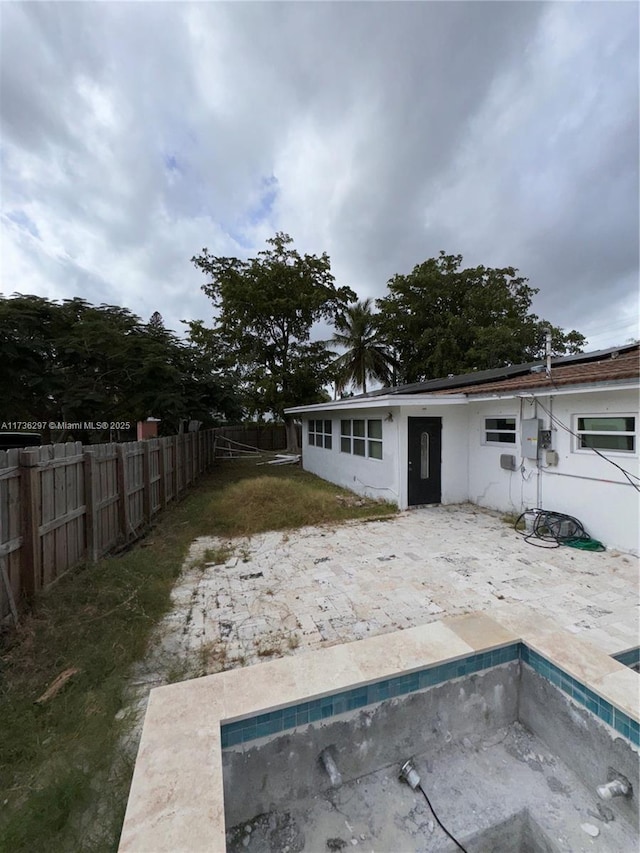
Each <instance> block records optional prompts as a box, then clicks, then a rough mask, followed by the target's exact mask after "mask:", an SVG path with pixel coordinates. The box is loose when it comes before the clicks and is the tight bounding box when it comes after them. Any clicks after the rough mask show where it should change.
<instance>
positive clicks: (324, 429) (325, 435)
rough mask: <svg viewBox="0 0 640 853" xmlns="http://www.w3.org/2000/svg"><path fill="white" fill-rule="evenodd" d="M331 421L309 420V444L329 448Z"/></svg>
mask: <svg viewBox="0 0 640 853" xmlns="http://www.w3.org/2000/svg"><path fill="white" fill-rule="evenodd" d="M331 432H332V430H331V421H309V444H311V445H314V446H315V447H324V449H325V450H331Z"/></svg>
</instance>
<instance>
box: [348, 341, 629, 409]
mask: <svg viewBox="0 0 640 853" xmlns="http://www.w3.org/2000/svg"><path fill="white" fill-rule="evenodd" d="M630 352H635V356H634V357H635V362H636V372H635V373H631V374H629V375H631V376H637V375H638V370H637V365H638V344H627V345H626V346H622V347H611V348H610V349H604V350H596V351H594V352H580V353H575V354H574V355H563V356H558V357H556V358H552V359H551V368H552V370H553V369H554V368H556V367H560V366H565V365H571V366H574V365H578V364H585V363H593V362H601V361H602V362H606V361H607V360H609V359H611V358H613V359H616V358H618V357H620V356H621V355H622V354H623V353H625V354H626V353H630ZM544 366H545V365H544V362H543V361H530V362H527V363H526V364H511V365H508V366H507V367H496V368H493V369H491V370H474V371H473V372H472V373H460V374H457V375H455V376H446V377H443V378H441V379H429V380H427V381H426V382H413V383H411V384H409V385H397V386H395V387H393V388H378V389H377V390H375V391H369V392H368V393H367V394H358V395H356V396H354V397H352V398H351V399H354V400H355V399H361V398H364V397H367V398H369V397H382V396H384V397H386V396H392V395H396V394H424V393H437V392H444V391H446V392H452V391H453V390H455V391H456V392H458V393H462V394H464V393H472V392H471V390H470V389H471V388H472V386H475V385H485V384H488V383H497V382H501V381H502V380H506V379H513V378H514V377H524V376H529V375H534V376H535V373H533V374H532V373H531V371H532V370H535V368H540V369H541V370H544ZM604 378H605V379H606V378H608V377H604ZM618 378H626V377H618ZM584 381H587V382H588V381H591V380H589V379H585V380H584ZM509 387H513V388H515V387H516V385H515V384H514V385H511V386H509ZM526 387H531V386H530V385H529V383H527V385H526ZM535 387H538V386H535Z"/></svg>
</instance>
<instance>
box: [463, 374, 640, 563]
mask: <svg viewBox="0 0 640 853" xmlns="http://www.w3.org/2000/svg"><path fill="white" fill-rule="evenodd" d="M540 404H541V405H540ZM543 406H544V407H545V408H546V409H547V410H549V411H551V413H552V414H553V416H554V418H556V419H557V420H558V421H560V422H562V423H563V424H565V425H566V426H567V427H569V428H570V429H571V430H575V424H574V417H575V415H585V414H635V416H636V430H637V429H638V426H639V424H638V421H639V420H640V417H639V415H638V394H637V392H634V391H601V392H591V393H587V394H584V393H583V394H563V395H558V396H555V397H553V396H551V397H541V398H539V402H535V401H534V400H532V399H526V400H522V402H521V401H520V400H503V401H500V400H496V401H482V402H474V401H470V403H469V416H470V417H469V498H470V500H471V501H472V502H474V503H477V504H479V505H480V506H486V507H490V508H492V509H498V510H502V511H505V512H518V513H519V512H522V511H523V510H525V509H527V508H533V507H537V506H539V507H543V508H544V509H548V510H557V511H558V512H563V513H566V514H567V515H572V516H574V517H575V518H577V519H578V520H579V521H581V522H582V524H583V525H584V527H585V529H586V530H587V532H588V533H589V535H591V536H593V537H594V538H596V539H600V540H601V541H602V542H604V543H605V544H606V545H608V546H609V547H617V548H620V549H622V550H625V551H633V552H637V551H638V547H639V530H638V526H639V521H638V519H639V517H640V494H639V493H638V492H637V491H636V490H635V489H634V488H633V486H632V485H631V484H629V482H628V481H627V480H626V479H625V477H624V475H623V474H622V473H621V472H620V471H618V470H617V469H616V468H615V467H614V466H613V465H611V464H610V463H609V462H607V461H605V460H604V459H602V458H601V457H599V456H598V455H597V454H596V453H593V452H592V451H588V450H582V451H577V449H576V444H577V442H576V439H575V438H574V437H573V436H572V435H571V434H570V433H569V432H567V431H566V430H565V429H563V428H562V427H561V426H559V424H557V423H553V422H552V421H551V419H550V417H549V415H548V414H547V413H546V412H545V411H544V409H543V408H542V407H543ZM493 415H512V416H513V415H515V416H516V418H517V419H518V431H517V438H516V445H515V446H514V445H510V447H509V446H502V447H497V446H489V445H485V444H483V443H482V437H483V431H484V418H485V417H491V416H493ZM531 417H540V418H541V420H542V428H543V429H551V430H552V448H553V449H554V450H556V451H557V452H558V457H559V459H558V464H557V466H547V465H546V461H545V454H544V453H541V454H540V456H541V458H540V468H539V469H538V468H537V465H536V463H535V461H533V460H528V459H522V448H521V440H520V434H519V432H520V429H519V421H520V420H521V418H531ZM637 443H638V439H636V451H635V454H629V453H622V452H616V451H611V450H609V451H605V453H606V455H607V457H609V458H610V459H611V460H612V461H614V462H616V463H618V464H619V465H621V466H622V467H623V468H625V469H626V470H627V471H629V472H630V473H632V474H635V475H636V476H638V474H639V466H638V447H637ZM501 453H514V454H515V455H516V460H517V465H518V466H520V465H522V469H520V467H518V470H516V471H504V470H502V469H501V468H500V454H501Z"/></svg>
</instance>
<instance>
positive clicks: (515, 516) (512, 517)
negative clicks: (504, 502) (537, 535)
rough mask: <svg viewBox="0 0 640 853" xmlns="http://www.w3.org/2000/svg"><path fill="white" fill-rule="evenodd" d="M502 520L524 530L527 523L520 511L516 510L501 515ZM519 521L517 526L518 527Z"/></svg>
mask: <svg viewBox="0 0 640 853" xmlns="http://www.w3.org/2000/svg"><path fill="white" fill-rule="evenodd" d="M500 520H501V521H504V523H505V524H508V525H509V527H513V528H514V529H515V530H524V528H525V524H524V519H523V518H520V513H519V512H518V513H515V512H507V513H505V514H504V515H502V516H501V517H500ZM516 523H517V525H518V526H517V527H516Z"/></svg>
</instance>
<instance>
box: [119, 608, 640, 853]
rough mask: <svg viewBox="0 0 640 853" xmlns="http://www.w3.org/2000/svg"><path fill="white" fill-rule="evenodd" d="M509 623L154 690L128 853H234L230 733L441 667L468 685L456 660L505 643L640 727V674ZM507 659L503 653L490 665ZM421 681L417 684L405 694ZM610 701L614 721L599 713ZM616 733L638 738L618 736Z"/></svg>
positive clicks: (485, 619) (418, 634)
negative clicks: (227, 788)
mask: <svg viewBox="0 0 640 853" xmlns="http://www.w3.org/2000/svg"><path fill="white" fill-rule="evenodd" d="M500 615H501V616H503V617H506V618H502V619H501V620H500V621H498V619H497V618H495V617H492V616H488V615H487V614H485V613H470V614H465V615H463V616H454V617H449V618H446V619H443V620H441V621H439V622H430V623H428V624H426V625H420V626H417V627H414V628H408V629H406V630H403V631H396V632H394V633H390V634H389V633H387V634H380V635H377V636H375V637H370V638H367V639H364V640H355V641H353V642H350V643H344V644H341V645H337V646H331V647H328V648H324V649H320V650H317V651H312V652H308V653H304V654H299V655H293V656H289V657H285V658H279V659H278V660H273V661H269V662H267V663H260V664H256V665H254V666H250V667H244V668H241V669H233V670H229V671H227V672H222V673H218V674H216V675H210V676H205V677H203V678H198V679H193V680H190V681H185V682H181V683H179V684H172V685H167V686H165V687H158V688H155V689H154V690H152V691H151V692H150V695H149V702H148V706H147V712H146V716H145V720H144V726H143V731H142V737H141V741H140V747H139V750H138V757H137V760H136V766H135V770H134V775H133V780H132V784H131V790H130V794H129V801H128V804H127V810H126V815H125V820H124V825H123V830H122V835H121V839H120V846H119V850H120V851H122V853H130V852H131V851H135V853H146V851H149V853H162V851H194V852H195V851H200V850H202V851H204V850H207V851H210V850H216V851H217V850H220V851H222V850H224V849H225V822H224V804H223V778H222V748H223V747H222V727H223V726H224V727H225V728H226V729H227V731H228V730H229V728H228V727H230V726H233V725H234V724H236V723H241V722H242V721H246V720H257V718H258V717H265V715H270V714H272V713H275V712H279V711H280V710H284V709H287V708H290V707H291V706H300V705H302V704H309V703H310V702H312V701H315V700H320V701H321V700H323V699H324V698H326V697H335V695H336V694H341V693H348V692H349V691H354V690H357V689H358V688H363V687H370V686H372V685H374V686H375V685H379V684H380V683H381V682H385V681H390V680H394V679H398V678H403V677H405V676H411V675H415V674H416V673H419V672H425V671H429V670H433V669H434V668H437V667H447V666H450V667H451V669H450V672H451V675H450V676H449V678H455V677H460V676H459V675H457V674H456V673H457V670H456V669H455V668H454V665H455V664H456V662H457V661H461V660H464V659H469V658H471V659H474V658H477V659H478V662H480V663H482V662H483V660H484V659H483V658H482V657H481V656H483V655H489V658H488V660H489V661H491V660H492V658H491V656H490V655H491V653H492V652H495V651H496V650H498V651H499V650H500V649H504V648H507V647H513V646H518V647H519V649H521V648H522V647H523V646H524V647H525V648H526V649H527V653H526V656H523V655H522V654H521V651H520V650H519V652H518V657H520V659H521V660H523V661H524V662H525V663H527V664H528V665H530V666H533V668H534V669H537V670H538V671H539V672H541V674H543V675H545V677H547V678H549V680H551V681H554V678H551V677H550V673H553V674H554V676H555V678H556V681H554V683H557V684H558V686H559V687H560V688H561V689H564V691H565V693H568V695H570V696H572V698H574V700H575V701H578V702H580V703H581V704H582V705H583V706H584V707H589V705H588V703H587V700H589V701H591V702H592V703H593V702H594V701H595V711H594V712H595V713H596V714H598V716H600V718H601V719H602V720H603V723H604V724H607V723H608V720H607V717H606V710H607V707H609V706H610V707H611V709H612V714H611V722H610V723H609V724H610V725H611V724H613V723H614V722H615V715H616V712H618V714H621V715H622V716H621V717H620V719H622V718H624V719H627V720H628V721H630V722H632V723H634V724H635V725H636V726H637V725H638V723H640V719H639V712H638V706H639V691H640V676H639V675H638V674H637V673H635V672H633V671H632V670H631V669H629V668H628V667H626V666H625V665H624V664H622V663H620V662H619V661H617V660H615V659H614V658H613V657H611V656H609V655H607V654H606V653H605V652H602V651H601V650H600V649H598V648H596V647H594V646H592V645H591V644H590V643H588V642H586V641H585V640H582V639H581V638H579V637H577V636H575V635H573V634H569V633H567V632H564V631H558V630H553V629H550V628H549V627H545V626H532V625H530V624H524V625H521V626H518V625H517V624H515V625H514V624H513V621H514V620H512V619H510V618H509V614H508V613H507V612H506V611H505V613H504V614H500ZM518 627H520V628H521V629H522V630H520V631H518ZM511 659H515V658H513V657H512V658H511ZM500 662H501V661H500V660H499V657H498V659H496V662H495V663H494V664H491V663H489V664H488V665H498V664H499V663H500ZM505 662H506V661H505ZM541 662H542V663H541ZM545 667H546V668H547V672H545V671H544V670H545ZM481 668H483V667H480V669H481ZM444 671H445V670H443V672H444ZM470 671H478V669H476V670H473V669H471V670H470ZM464 674H466V673H461V675H464ZM564 676H566V678H564V684H563V683H562V682H563V677H564ZM414 683H415V679H414V680H407V681H406V682H403V686H405V684H406V685H410V684H414ZM418 685H419V681H418ZM424 686H427V685H426V684H425V685H424ZM574 686H575V690H576V695H572V689H573V688H574ZM412 689H418V690H419V689H424V687H420V686H418V687H416V688H412ZM412 689H411V690H405V691H404V692H412ZM397 695H401V694H397ZM383 698H384V697H382V698H380V699H378V700H377V701H382V700H383ZM583 700H584V701H583ZM600 700H601V701H602V703H603V704H602V708H603V709H604V712H605V714H604V715H603V714H600V713H599V708H600V706H599V701H600ZM374 701H375V700H374ZM366 704H369V703H368V702H367V703H366ZM332 707H333V706H332ZM338 707H339V708H340V709H342V708H343V705H339V706H338ZM357 707H362V706H361V705H358V706H357ZM354 709H355V708H354ZM589 709H590V710H592V708H591V707H589ZM348 710H352V709H349V708H348V707H344V711H348ZM342 712H343V711H342V710H338V711H337V712H336V713H342ZM332 715H333V714H332ZM262 722H268V720H263V721H262ZM302 724H303V723H301V725H302ZM261 731H264V732H265V733H268V732H267V730H266V729H264V730H261ZM634 731H635V733H636V734H637V729H635V730H634ZM613 733H614V735H616V736H621V735H622V736H625V737H628V736H627V735H625V734H624V733H623V731H621V730H620V728H619V730H618V731H615V729H614V730H613ZM271 734H273V733H271ZM260 736H262V735H257V737H260Z"/></svg>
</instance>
